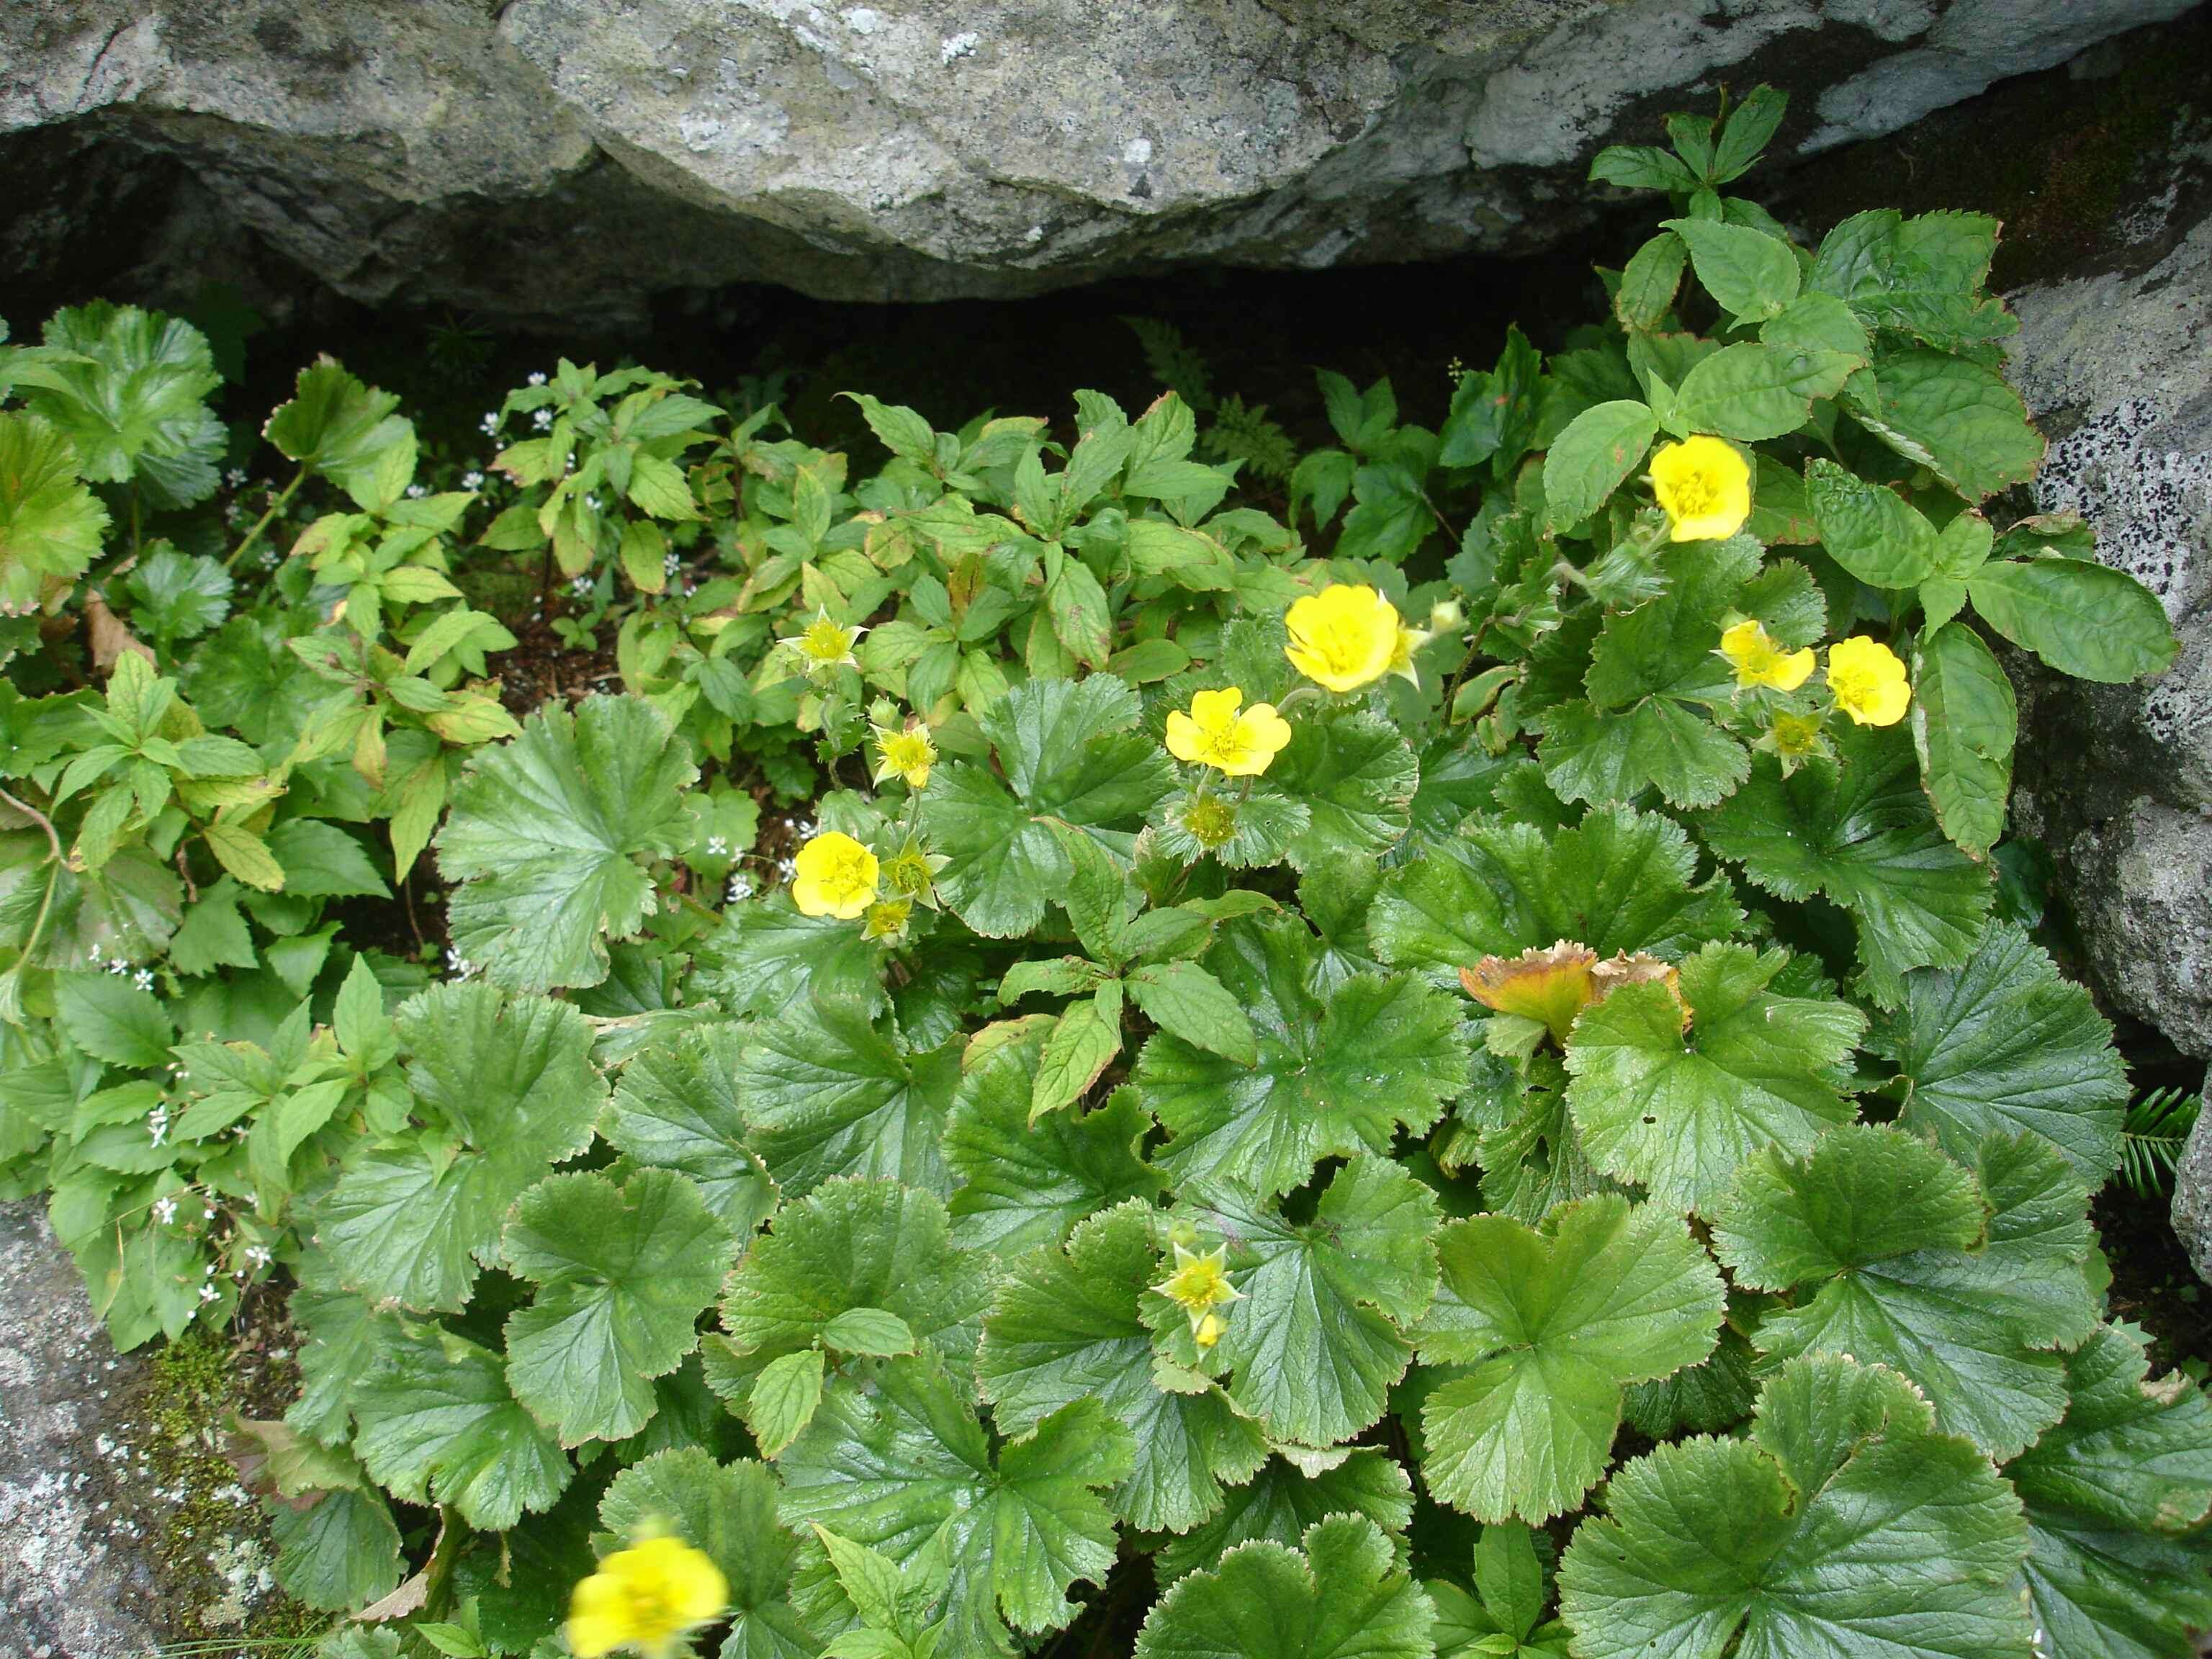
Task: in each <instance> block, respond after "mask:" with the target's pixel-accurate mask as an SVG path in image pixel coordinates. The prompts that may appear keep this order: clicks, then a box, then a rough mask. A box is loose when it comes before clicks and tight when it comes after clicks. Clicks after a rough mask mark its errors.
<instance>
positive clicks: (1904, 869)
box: [1701, 726, 1995, 1006]
mask: <svg viewBox="0 0 2212 1659" xmlns="http://www.w3.org/2000/svg"><path fill="white" fill-rule="evenodd" d="M1833 741H1834V743H1835V745H1836V751H1837V758H1836V759H1835V760H1832V761H1831V760H1826V759H1821V758H1819V757H1815V758H1814V759H1812V760H1809V761H1807V762H1806V763H1804V764H1802V765H1801V766H1800V767H1799V768H1798V769H1797V770H1796V772H1795V773H1794V774H1793V775H1790V777H1788V778H1784V776H1783V775H1782V771H1781V768H1780V767H1779V766H1778V764H1777V763H1776V762H1775V761H1774V759H1773V757H1771V756H1765V755H1762V756H1761V757H1759V761H1758V763H1757V764H1756V765H1755V766H1754V767H1753V769H1752V775H1751V781H1749V782H1748V783H1747V784H1745V785H1744V787H1742V788H1741V789H1740V790H1738V791H1737V792H1736V793H1735V798H1734V799H1730V800H1729V801H1727V802H1726V803H1724V804H1723V805H1721V806H1719V807H1718V808H1717V809H1715V810H1714V811H1712V812H1711V813H1709V814H1708V815H1707V816H1706V817H1705V820H1704V822H1703V824H1702V826H1701V827H1702V828H1703V829H1704V831H1705V840H1706V842H1708V843H1709V844H1710V845H1711V847H1712V848H1713V850H1714V851H1716V852H1717V853H1719V854H1723V856H1724V857H1728V858H1731V859H1734V860H1736V861H1737V862H1738V863H1740V864H1741V865H1742V866H1743V871H1744V873H1745V874H1746V875H1747V876H1748V877H1750V878H1751V879H1752V880H1753V882H1754V883H1756V884H1758V885H1759V886H1761V887H1763V888H1765V889H1766V890H1767V891H1769V892H1771V893H1773V894H1775V895H1777V896H1779V897H1782V898H1785V899H1790V900H1798V899H1804V898H1808V897H1810V896H1812V895H1813V894H1814V893H1822V894H1825V895H1826V896H1827V897H1829V898H1831V899H1832V900H1834V901H1835V902H1837V903H1838V904H1840V905H1842V906H1843V907H1844V908H1845V909H1847V910H1849V911H1850V913H1851V917H1852V920H1853V921H1855V922H1856V923H1857V928H1858V943H1859V963H1860V969H1861V971H1860V983H1861V985H1862V986H1863V987H1864V989H1865V990H1866V992H1867V994H1869V996H1871V997H1872V998H1873V999H1874V1000H1875V1001H1876V1002H1878V1003H1880V1004H1881V1005H1882V1006H1893V1005H1894V1004H1895V1003H1896V1001H1897V999H1898V998H1899V996H1900V995H1901V994H1903V990H1904V975H1905V974H1906V973H1908V972H1909V971H1911V969H1915V968H1928V967H1939V968H1941V967H1956V966H1957V965H1958V964H1959V963H1961V962H1964V961H1965V960H1966V955H1967V952H1969V951H1972V949H1973V948H1974V941H1975V940H1976V939H1978V938H1979V937H1980V935H1981V931H1982V925H1983V922H1984V919H1985V918H1987V916H1988V915H1989V913H1990V905H1991V904H1992V903H1993V902H1994V900H1995V888H1994V886H1993V885H1992V884H1991V882H1990V872H1989V871H1988V869H1987V868H1986V866H1982V865H1978V864H1976V863H1975V862H1974V861H1973V860H1972V859H1970V858H1968V857H1967V856H1966V854H1964V853H1962V852H1960V850H1959V849H1958V848H1955V847H1954V846H1953V845H1952V844H1951V842H1950V840H1949V838H1948V836H1945V835H1944V834H1943V831H1942V828H1941V827H1940V826H1939V825H1938V824H1937V823H1936V815H1935V812H1934V810H1933V809H1932V808H1931V807H1930V806H1929V801H1928V797H1927V796H1926V794H1925V793H1923V792H1922V790H1921V787H1920V769H1919V763H1918V760H1917V757H1916V756H1915V755H1914V753H1913V751H1912V746H1911V742H1910V741H1909V740H1908V738H1906V735H1905V732H1903V731H1902V730H1901V729H1899V728H1898V727H1895V726H1892V727H1887V728H1882V727H1874V726H1865V727H1857V726H1855V727H1852V728H1851V729H1850V730H1848V731H1845V732H1838V733H1837V734H1835V736H1834V739H1833Z"/></svg>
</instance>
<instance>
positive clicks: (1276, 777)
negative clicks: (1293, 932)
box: [1267, 710, 1421, 870]
mask: <svg viewBox="0 0 2212 1659" xmlns="http://www.w3.org/2000/svg"><path fill="white" fill-rule="evenodd" d="M1420 777H1421V773H1420V763H1419V761H1417V760H1416V759H1415V758H1414V757H1413V750H1411V749H1409V748H1407V746H1406V740H1405V738H1402V737H1401V736H1400V735H1399V733H1398V728H1397V727H1396V726H1393V725H1392V724H1391V723H1390V722H1389V720H1384V719H1383V717H1382V716H1381V715H1379V714H1364V713H1361V712H1358V711H1356V710H1339V711H1336V712H1334V713H1330V714H1301V715H1300V717H1299V718H1298V719H1297V720H1293V721H1291V744H1290V747H1289V748H1287V749H1285V750H1283V752H1282V753H1281V754H1279V755H1278V756H1276V757H1275V763H1274V764H1273V765H1272V766H1270V767H1269V768H1268V769H1267V786H1268V787H1269V788H1270V789H1271V790H1273V791H1275V792H1278V793H1280V794H1282V795H1283V796H1285V797H1286V798H1287V799H1289V800H1290V801H1291V803H1292V804H1293V805H1298V806H1303V807H1304V808H1305V810H1306V812H1307V814H1308V817H1307V821H1306V823H1305V825H1304V828H1303V829H1299V830H1298V831H1297V833H1296V834H1294V835H1293V836H1291V842H1290V859H1291V865H1292V866H1295V867H1296V868H1297V869H1300V870H1304V869H1308V868H1310V867H1311V866H1312V865H1313V864H1314V862H1315V860H1317V859H1320V858H1322V857H1323V856H1324V855H1326V854H1330V853H1333V852H1345V851H1348V852H1353V853H1362V854H1370V855H1372V854H1379V853H1381V852H1383V850H1384V849H1386V848H1389V846H1390V844H1391V843H1392V842H1395V841H1396V840H1397V839H1398V837H1399V836H1402V835H1403V834H1405V833H1406V826H1407V824H1408V823H1411V822H1412V820H1413V792H1414V790H1415V788H1416V787H1418V786H1419V783H1420Z"/></svg>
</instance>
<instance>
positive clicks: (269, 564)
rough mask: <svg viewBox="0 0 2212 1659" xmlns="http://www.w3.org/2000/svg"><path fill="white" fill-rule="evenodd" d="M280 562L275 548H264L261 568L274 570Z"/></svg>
mask: <svg viewBox="0 0 2212 1659" xmlns="http://www.w3.org/2000/svg"><path fill="white" fill-rule="evenodd" d="M279 562H280V561H279V560H278V558H277V554H276V549H275V548H273V547H264V548H263V549H262V550H261V568H263V569H264V570H274V569H275V568H276V566H277V564H278V563H279Z"/></svg>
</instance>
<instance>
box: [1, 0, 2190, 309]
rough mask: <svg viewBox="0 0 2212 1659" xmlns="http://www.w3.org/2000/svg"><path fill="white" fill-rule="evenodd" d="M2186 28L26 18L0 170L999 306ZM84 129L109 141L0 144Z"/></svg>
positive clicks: (149, 13)
mask: <svg viewBox="0 0 2212 1659" xmlns="http://www.w3.org/2000/svg"><path fill="white" fill-rule="evenodd" d="M2191 3H2193V0H1948V3H1944V0H1725V3H1714V0H1480V3H1469V0H1376V3H1367V4H1360V5H1349V6H1347V5H1343V4H1339V3H1326V0H1145V3H1142V4H1100V3H1098V0H1045V3H1037V0H868V3H850V4H847V3H840V0H825V3H823V4H811V3H807V0H625V3H623V4H622V5H620V6H611V5H609V4H607V3H605V0H507V3H503V4H492V3H487V0H325V3H323V4H320V5H317V6H313V7H307V6H301V5H298V4H296V3H294V0H14V3H11V4H10V5H9V6H8V7H6V8H5V9H4V10H0V166H9V163H10V162H11V161H14V162H15V165H16V166H21V165H22V163H23V161H24V160H25V158H29V159H31V160H32V161H33V162H34V165H33V166H30V167H25V168H24V172H25V173H26V175H27V176H29V175H37V174H42V173H49V172H50V171H51V170H52V168H53V167H55V166H57V165H61V164H64V163H68V162H69V161H70V156H71V155H74V156H76V158H77V159H78V160H79V161H82V158H83V157H84V156H85V155H90V154H92V153H94V152H104V151H105V150H106V149H109V148H112V147H113V146H114V145H117V144H121V145H124V146H126V147H128V148H129V149H131V150H132V151H133V152H134V153H136V154H137V155H141V156H143V157H144V158H146V160H147V163H148V165H149V166H151V165H157V164H158V165H161V166H164V167H168V168H170V169H172V172H173V173H174V174H176V175H177V176H179V177H181V178H182V179H186V180H191V181H194V182H196V183H197V186H198V187H199V188H200V189H201V190H203V191H204V192H205V193H206V194H207V195H208V196H209V197H211V198H212V201H213V203H214V204H215V206H216V209H217V210H219V213H220V215H221V216H225V217H227V218H228V220H230V221H232V222H235V223H237V224H240V225H243V226H245V227H246V228H250V229H252V230H253V231H255V232H257V233H258V234H259V235H260V236H261V237H263V238H264V239H265V240H267V242H268V243H269V244H270V246H273V247H274V248H275V249H276V250H277V251H278V252H281V253H283V254H284V255H286V256H288V257H289V258H292V259H294V260H296V261H298V262H299V263H300V264H303V265H305V266H307V268H308V269H309V270H313V272H315V273H316V274H317V275H318V276H321V277H323V278H325V280H327V281H329V282H330V283H332V284H334V285H335V286H336V287H337V288H338V289H340V290H341V291H343V292H344V293H346V294H348V295H352V296H353V297H355V298H357V299H360V300H363V301H370V302H381V301H392V300H395V299H398V300H407V301H437V302H441V303H449V304H459V305H464V306H468V307H476V308H479V309H483V310H485V311H489V312H493V313H498V314H501V315H502V316H504V317H507V318H508V319H516V320H527V319H556V318H558V319H566V320H568V321H570V322H571V323H573V322H574V321H575V320H576V319H580V318H585V317H589V316H592V315H594V314H598V315H600V316H612V317H621V316H624V315H629V314H634V313H635V312H636V311H637V310H638V308H639V307H641V306H642V304H643V301H644V300H645V297H646V296H647V295H650V294H651V293H653V292H654V291H656V290H664V289H672V288H678V287H682V286H687V285H703V284H713V283H726V282H730V281H736V280H753V279H766V280H771V281H775V282H781V283H788V284H790V285H792V286H793V287H797V288H799V289H805V290H806V291H807V292H809V293H811V294H814V295H819V296H822V297H826V298H850V299H931V298H941V297H948V296H952V295H1019V294H1026V293H1032V292H1036V291H1039V290H1042V289H1048V288H1051V287H1054V286H1057V285H1060V284H1064V283H1070V282H1074V281H1079V280H1087V279H1090V278H1093V277H1097V276H1102V275H1106V274H1111V273H1117V272H1127V271H1134V270H1152V269H1158V268H1161V267H1163V266H1165V265H1170V264H1175V263H1177V262H1188V261H1199V260H1205V261H1211V262H1217V263H1231V264H1253V265H1272V266H1320V265H1327V264H1335V263H1338V262H1342V261H1355V260H1386V259H1387V260H1405V259H1414V258H1429V257H1433V256H1437V255H1440V254H1445V253H1454V252H1466V251H1470V250H1474V251H1486V252H1505V251H1522V250H1528V249H1531V248H1534V247H1538V246H1545V245H1547V244H1550V243H1553V242H1555V241H1557V240H1559V239H1560V238H1562V237H1563V236H1565V234H1569V233H1571V232H1572V231H1573V230H1575V229H1576V228H1579V227H1580V226H1581V225H1583V223H1586V222H1588V220H1589V216H1590V215H1591V213H1592V212H1593V211H1594V204H1593V201H1592V197H1593V192H1591V191H1589V190H1588V189H1587V187H1586V186H1585V185H1583V173H1584V172H1585V169H1586V167H1587V164H1588V161H1589V157H1590V155H1592V154H1593V153H1594V152H1595V150H1596V149H1598V148H1599V146H1600V145H1601V144H1603V143H1607V142H1610V141H1613V140H1614V139H1617V138H1620V137H1625V136H1626V137H1634V138H1636V139H1638V140H1640V141H1644V142H1648V141H1649V140H1650V138H1651V137H1653V136H1655V134H1656V119H1655V118H1656V114H1657V113H1658V112H1660V111H1661V110H1662V109H1664V108H1666V107H1668V106H1676V105H1680V104H1684V103H1704V102H1705V101H1707V100H1708V99H1709V98H1710V96H1711V89H1712V88H1714V87H1715V86H1717V84H1718V83H1719V82H1721V81H1723V80H1727V81H1729V82H1732V83H1734V84H1736V85H1738V86H1744V85H1748V84H1750V83H1751V82H1753V81H1755V80H1758V79H1760V78H1769V79H1772V80H1774V81H1776V82H1778V83H1779V84H1782V85H1784V86H1786V87H1789V88H1791V89H1792V90H1794V91H1795V92H1796V94H1798V104H1797V109H1796V112H1795V113H1794V115H1793V118H1792V122H1791V125H1790V128H1789V129H1788V130H1787V132H1786V134H1785V142H1784V145H1783V147H1782V150H1783V153H1784V155H1788V154H1789V153H1791V152H1793V151H1794V152H1795V153H1796V154H1799V155H1808V154H1811V153H1814V152H1816V151H1818V150H1821V149H1826V148H1829V147H1832V146H1834V145H1837V144H1840V143H1845V142H1847V141H1849V140H1851V139H1854V138H1863V137H1869V136H1873V135H1878V134H1883V133H1887V132H1891V131H1895V130H1896V129H1897V128H1899V127H1900V126H1902V125H1905V124H1906V123H1908V122H1910V121H1911V120H1912V119H1914V118H1917V117H1918V116H1920V115H1922V114H1923V113H1925V112H1928V111H1929V110H1932V109H1936V108H1938V107H1941V106H1945V105H1947V104H1951V103H1954V102H1956V101H1958V100H1960V99H1963V98H1966V97H1970V96H1972V94H1975V93H1977V92H1979V91H1980V90H1982V89H1983V88H1985V87H1987V86H1988V85H1990V83H1991V82H1993V81H1995V80H1997V79H1999V78H2001V77H2003V76H2011V75H2016V74H2021V73H2023V72H2025V71H2028V70H2038V69H2043V68H2047V67H2049V66H2051V65H2052V64H2058V63H2062V62H2063V61H2065V60H2066V59H2067V58H2069V57H2070V56H2072V55H2073V54H2075V52H2079V51H2081V49H2082V48H2083V47H2085V46H2088V45H2090V44H2091V43H2093V42H2095V41H2097V40H2102V39H2104V38H2106V37H2107V36H2109V35H2111V34H2112V33H2116V32H2117V31H2119V30H2123V29H2127V28H2130V27H2136V26H2138V25H2140V24H2143V23H2147V22H2151V21H2160V20H2163V19H2167V18H2171V17H2174V16H2176V15H2179V14H2180V13H2182V12H2184V11H2185V10H2187V9H2189V7H2190V6H2191ZM56 130H60V131H65V132H69V133H70V134H72V135H76V136H82V137H88V138H89V139H90V140H91V141H92V142H91V143H90V144H89V146H75V147H73V148H71V149H68V151H67V153H66V154H58V152H57V150H56V149H54V148H53V147H52V146H51V145H47V146H45V147H42V148H38V149H10V148H9V145H11V144H17V143H27V139H26V138H25V137H24V135H35V134H38V133H45V134H46V135H48V136H51V134H52V132H53V131H56ZM11 133H13V134H15V135H17V138H16V139H15V140H9V139H8V138H7V137H6V135H8V134H11ZM86 165H88V166H89V165H91V164H90V163H86ZM10 170H11V171H13V170H14V168H13V167H11V168H10ZM65 176H67V177H68V178H70V179H71V180H72V181H73V180H74V178H75V173H74V172H70V171H67V169H66V168H65ZM164 193H167V194H173V195H176V196H178V197H179V200H180V201H183V200H185V198H186V197H188V196H189V194H190V192H183V191H165V192H164ZM33 194H34V195H35V194H36V193H35V192H33ZM109 195H112V191H108V192H105V193H104V192H103V191H82V192H78V191H71V190H64V191H62V192H60V193H59V195H58V197H57V196H56V195H55V194H53V193H48V194H46V195H45V196H43V197H39V199H38V204H37V208H36V212H37V214H39V215H43V216H46V217H47V218H48V219H51V218H52V216H55V215H60V216H63V217H64V218H66V217H67V216H68V214H69V209H68V206H67V204H68V202H69V201H70V200H72V199H81V200H82V201H85V202H87V203H88V204H93V205H92V206H91V207H89V208H88V209H87V211H92V210H96V209H97V206H98V204H100V202H102V201H103V200H105V199H107V197H108V196H109ZM187 207H188V210H191V211H194V212H197V210H198V204H187ZM9 229H10V233H11V234H10V235H9V237H6V238H0V242H7V241H13V242H15V243H17V244H18V245H20V246H26V247H38V246H52V242H53V234H54V229H55V227H54V225H53V224H52V223H44V224H41V225H35V226H30V227H27V228H21V229H19V228H17V227H14V226H10V227H9ZM178 240H179V239H177V238H174V237H172V238H169V239H167V245H166V246H164V247H163V248H162V249H161V252H163V253H164V254H165V255H166V256H167V257H168V258H171V259H173V258H176V257H177V256H178V254H179V252H180V250H179V247H178V246H177V242H178ZM208 240H209V239H208V238H206V237H205V236H201V237H198V238H196V239H187V246H202V245H204V244H206V243H207V242H208ZM0 258H4V256H0ZM0 274H4V272H0Z"/></svg>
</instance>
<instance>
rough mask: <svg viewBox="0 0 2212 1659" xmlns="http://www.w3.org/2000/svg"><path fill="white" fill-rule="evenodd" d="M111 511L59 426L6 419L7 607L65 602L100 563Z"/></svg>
mask: <svg viewBox="0 0 2212 1659" xmlns="http://www.w3.org/2000/svg"><path fill="white" fill-rule="evenodd" d="M106 529H107V509H106V507H102V506H101V505H100V503H99V501H96V500H94V497H93V494H92V492H91V491H90V490H89V489H86V488H85V487H84V484H83V482H82V479H81V478H80V477H79V475H78V472H77V457H76V449H75V447H72V446H71V444H70V441H69V439H68V438H67V437H66V436H64V435H63V434H62V432H61V431H60V430H59V429H58V428H56V427H55V426H54V425H53V423H52V422H49V421H45V420H41V419H40V417H39V416H36V415H33V414H30V413H29V412H27V411H26V410H9V411H7V412H6V413H4V414H0V605H6V606H7V607H8V609H9V611H33V610H42V609H45V608H46V607H47V606H49V605H56V604H58V603H59V602H60V599H61V597H62V595H63V594H64V593H66V592H68V591H69V589H70V585H71V584H72V583H73V582H74V581H75V580H76V578H77V577H78V576H80V575H82V574H83V572H84V570H85V568H86V567H87V566H88V565H89V564H91V562H93V560H94V559H95V558H97V557H98V556H99V555H100V538H101V536H102V535H103V534H104V533H105V532H106Z"/></svg>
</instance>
